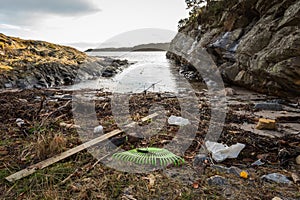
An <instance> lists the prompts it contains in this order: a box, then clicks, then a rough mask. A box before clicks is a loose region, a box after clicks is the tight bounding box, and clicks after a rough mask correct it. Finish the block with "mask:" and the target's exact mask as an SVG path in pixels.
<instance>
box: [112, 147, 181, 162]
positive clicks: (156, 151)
mask: <svg viewBox="0 0 300 200" xmlns="http://www.w3.org/2000/svg"><path fill="white" fill-rule="evenodd" d="M113 158H116V159H118V160H123V161H129V162H133V163H136V164H142V165H145V164H149V165H154V166H157V165H160V166H167V165H169V164H172V163H173V164H174V165H180V164H184V159H183V158H181V157H179V156H176V155H175V154H173V153H172V152H170V151H168V150H166V149H160V148H155V147H149V148H139V149H132V150H129V151H125V152H121V153H115V154H113Z"/></svg>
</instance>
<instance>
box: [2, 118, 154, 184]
mask: <svg viewBox="0 0 300 200" xmlns="http://www.w3.org/2000/svg"><path fill="white" fill-rule="evenodd" d="M156 116H158V114H157V113H153V114H151V115H149V116H147V117H144V118H143V119H142V121H143V122H145V121H147V120H149V119H151V118H153V117H156ZM134 124H136V122H132V123H130V124H128V125H126V126H127V127H130V126H133V125H134ZM122 132H123V131H121V130H119V129H117V130H114V131H111V132H109V133H107V134H105V135H102V136H100V137H97V138H95V139H93V140H90V141H88V142H86V143H83V144H81V145H79V146H77V147H74V148H72V149H70V150H68V151H65V152H63V153H60V154H58V155H55V156H53V157H51V158H48V159H46V160H44V161H41V162H39V163H37V164H34V165H31V166H29V167H27V168H25V169H23V170H21V171H18V172H16V173H15V174H12V175H10V176H8V177H6V178H5V179H6V180H8V181H9V182H14V181H16V180H19V179H21V178H24V177H26V176H29V175H31V174H33V173H35V172H36V171H37V170H39V169H44V168H46V167H48V166H50V165H52V164H54V163H56V162H58V161H61V160H63V159H65V158H67V157H70V156H72V155H74V154H76V153H78V152H80V151H82V150H84V149H87V148H89V147H91V146H94V145H95V144H98V143H100V142H102V141H104V140H107V139H109V138H111V137H113V136H116V135H118V134H120V133H122Z"/></svg>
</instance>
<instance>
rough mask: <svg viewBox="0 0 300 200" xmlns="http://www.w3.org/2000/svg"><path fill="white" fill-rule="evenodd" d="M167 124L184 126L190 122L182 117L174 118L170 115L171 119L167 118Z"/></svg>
mask: <svg viewBox="0 0 300 200" xmlns="http://www.w3.org/2000/svg"><path fill="white" fill-rule="evenodd" d="M168 123H169V124H171V125H178V126H185V125H188V124H190V121H189V120H188V119H185V118H182V117H176V116H174V115H171V117H169V119H168Z"/></svg>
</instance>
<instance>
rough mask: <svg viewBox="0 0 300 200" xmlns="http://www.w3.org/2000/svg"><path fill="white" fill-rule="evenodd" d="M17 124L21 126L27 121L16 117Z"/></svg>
mask: <svg viewBox="0 0 300 200" xmlns="http://www.w3.org/2000/svg"><path fill="white" fill-rule="evenodd" d="M16 123H17V126H18V127H20V128H21V126H22V125H24V124H25V121H24V120H23V119H21V118H18V119H16Z"/></svg>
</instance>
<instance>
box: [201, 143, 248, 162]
mask: <svg viewBox="0 0 300 200" xmlns="http://www.w3.org/2000/svg"><path fill="white" fill-rule="evenodd" d="M205 146H206V148H207V150H208V151H209V152H210V153H211V154H212V158H213V159H214V160H215V161H217V162H222V161H224V160H225V159H227V158H237V157H238V155H239V154H240V152H241V151H242V150H243V149H244V148H245V145H244V144H241V143H237V144H235V145H232V146H230V147H228V146H227V145H226V144H221V143H217V142H210V141H206V142H205Z"/></svg>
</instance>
